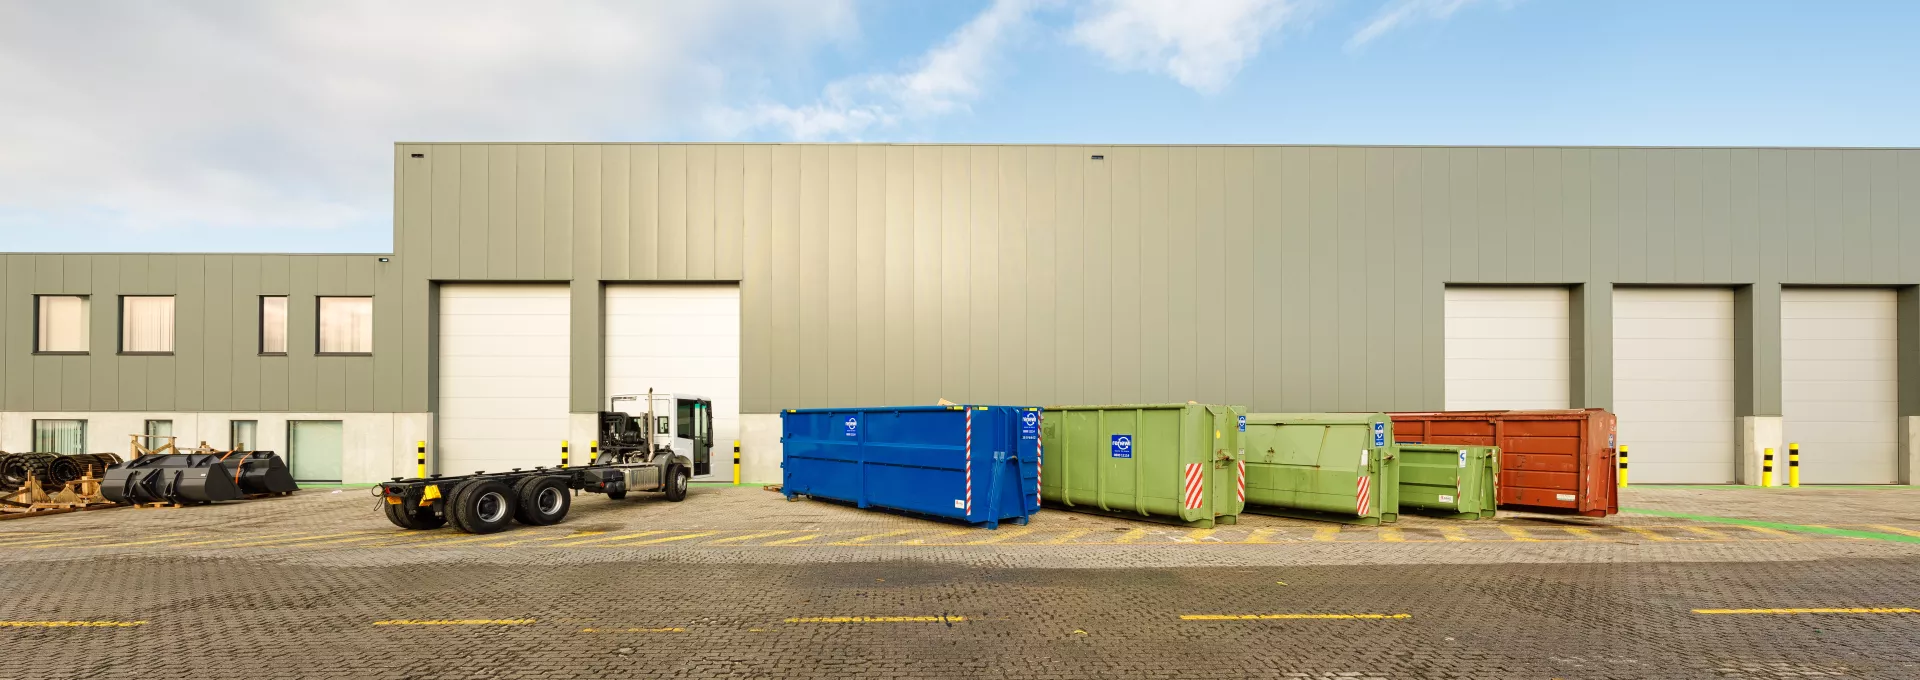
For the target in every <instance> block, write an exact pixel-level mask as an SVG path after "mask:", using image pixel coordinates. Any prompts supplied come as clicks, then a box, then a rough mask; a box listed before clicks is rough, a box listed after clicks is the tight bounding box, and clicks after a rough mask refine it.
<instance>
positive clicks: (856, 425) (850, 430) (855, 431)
mask: <svg viewBox="0 0 1920 680" xmlns="http://www.w3.org/2000/svg"><path fill="white" fill-rule="evenodd" d="M847 436H849V437H858V436H860V419H859V418H856V417H854V416H847Z"/></svg>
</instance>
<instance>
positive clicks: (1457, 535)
mask: <svg viewBox="0 0 1920 680" xmlns="http://www.w3.org/2000/svg"><path fill="white" fill-rule="evenodd" d="M1440 537H1441V538H1444V539H1446V540H1449V541H1472V540H1473V539H1472V538H1470V537H1468V536H1467V530H1466V529H1462V528H1460V527H1440Z"/></svg>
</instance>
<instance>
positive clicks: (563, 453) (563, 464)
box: [560, 439, 573, 470]
mask: <svg viewBox="0 0 1920 680" xmlns="http://www.w3.org/2000/svg"><path fill="white" fill-rule="evenodd" d="M570 462H573V456H570V455H567V440H565V439H562V440H560V469H562V470H564V469H566V468H567V463H570Z"/></svg>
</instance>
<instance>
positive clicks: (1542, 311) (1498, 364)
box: [1446, 287, 1572, 411]
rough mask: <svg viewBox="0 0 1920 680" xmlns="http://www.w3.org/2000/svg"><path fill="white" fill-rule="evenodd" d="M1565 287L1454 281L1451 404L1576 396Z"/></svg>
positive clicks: (1564, 400) (1530, 402)
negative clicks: (1466, 284)
mask: <svg viewBox="0 0 1920 680" xmlns="http://www.w3.org/2000/svg"><path fill="white" fill-rule="evenodd" d="M1568 299H1569V296H1568V291H1567V289H1565V288H1508V287H1448V288H1447V292H1446V362H1447V363H1446V372H1447V373H1446V379H1447V382H1446V386H1447V394H1446V400H1447V410H1450V411H1474V410H1482V409H1561V408H1567V404H1568V403H1569V402H1568V400H1569V397H1570V394H1569V391H1570V389H1571V384H1570V382H1569V378H1568V376H1569V373H1568V367H1569V365H1570V363H1569V357H1570V356H1571V352H1572V350H1571V346H1570V345H1569V344H1568V342H1567V338H1568V333H1569V327H1568V320H1567V304H1568Z"/></svg>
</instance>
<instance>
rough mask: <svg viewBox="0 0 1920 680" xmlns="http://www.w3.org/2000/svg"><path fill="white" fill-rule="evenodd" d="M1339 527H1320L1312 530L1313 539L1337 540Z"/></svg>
mask: <svg viewBox="0 0 1920 680" xmlns="http://www.w3.org/2000/svg"><path fill="white" fill-rule="evenodd" d="M1339 538H1340V527H1320V528H1318V529H1314V530H1313V540H1316V541H1321V542H1326V541H1333V540H1339Z"/></svg>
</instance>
